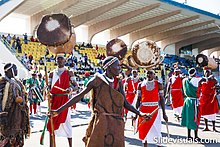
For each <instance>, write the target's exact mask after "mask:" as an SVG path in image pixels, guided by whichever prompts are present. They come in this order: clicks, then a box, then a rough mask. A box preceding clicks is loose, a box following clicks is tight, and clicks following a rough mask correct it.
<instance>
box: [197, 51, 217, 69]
mask: <svg viewBox="0 0 220 147" xmlns="http://www.w3.org/2000/svg"><path fill="white" fill-rule="evenodd" d="M196 63H197V64H198V65H199V66H200V67H208V68H210V69H216V68H217V67H218V64H217V63H216V62H215V60H214V59H213V58H210V57H207V56H206V55H203V54H198V55H197V56H196Z"/></svg>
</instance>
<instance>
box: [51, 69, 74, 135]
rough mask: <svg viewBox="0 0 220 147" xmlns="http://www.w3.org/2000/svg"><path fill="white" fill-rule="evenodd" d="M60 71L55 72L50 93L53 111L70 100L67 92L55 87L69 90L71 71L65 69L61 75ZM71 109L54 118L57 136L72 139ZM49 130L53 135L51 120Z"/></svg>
mask: <svg viewBox="0 0 220 147" xmlns="http://www.w3.org/2000/svg"><path fill="white" fill-rule="evenodd" d="M58 70H60V69H55V70H54V71H53V78H52V85H51V90H50V93H51V94H52V102H51V103H52V104H51V109H52V110H56V109H58V108H59V107H60V106H62V105H64V104H65V103H66V102H67V101H68V100H69V98H68V95H66V93H65V92H63V91H62V90H60V89H57V88H55V87H54V86H57V87H60V88H63V89H67V88H69V87H70V76H69V71H68V70H67V69H65V68H62V69H61V70H62V72H61V74H60V75H59V74H58ZM56 94H57V95H56ZM60 95H61V96H60ZM69 109H70V108H68V109H65V110H64V111H62V112H61V113H60V114H59V115H58V116H56V117H53V123H54V132H55V135H56V136H60V137H67V138H72V126H71V123H70V122H71V114H70V110H69ZM47 128H48V131H49V132H50V133H51V123H50V120H49V121H48V124H47Z"/></svg>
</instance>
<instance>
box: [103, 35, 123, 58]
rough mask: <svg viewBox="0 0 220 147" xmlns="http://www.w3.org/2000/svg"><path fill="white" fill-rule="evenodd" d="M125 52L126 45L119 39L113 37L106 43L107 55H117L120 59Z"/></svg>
mask: <svg viewBox="0 0 220 147" xmlns="http://www.w3.org/2000/svg"><path fill="white" fill-rule="evenodd" d="M126 53H127V45H126V44H125V43H124V41H122V40H121V39H113V40H111V41H110V42H108V44H107V45H106V54H107V56H115V57H118V59H119V60H122V59H123V58H124V57H125V55H126Z"/></svg>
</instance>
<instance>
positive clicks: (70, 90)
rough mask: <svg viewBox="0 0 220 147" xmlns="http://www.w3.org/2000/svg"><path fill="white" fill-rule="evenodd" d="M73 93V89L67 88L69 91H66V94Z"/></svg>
mask: <svg viewBox="0 0 220 147" xmlns="http://www.w3.org/2000/svg"><path fill="white" fill-rule="evenodd" d="M72 91H73V90H72V88H71V87H69V88H67V89H66V91H65V92H66V93H71V92H72Z"/></svg>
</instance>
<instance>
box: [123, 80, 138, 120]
mask: <svg viewBox="0 0 220 147" xmlns="http://www.w3.org/2000/svg"><path fill="white" fill-rule="evenodd" d="M119 87H120V89H123V85H122V83H121V81H119ZM121 93H122V95H124V107H125V108H126V109H128V110H129V111H131V112H133V113H135V114H137V115H139V116H140V115H141V114H140V112H139V111H138V110H137V109H135V108H134V107H133V106H132V105H131V104H129V103H128V101H127V100H126V98H125V94H124V90H122V91H121Z"/></svg>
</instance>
